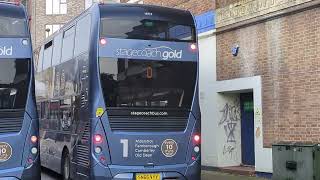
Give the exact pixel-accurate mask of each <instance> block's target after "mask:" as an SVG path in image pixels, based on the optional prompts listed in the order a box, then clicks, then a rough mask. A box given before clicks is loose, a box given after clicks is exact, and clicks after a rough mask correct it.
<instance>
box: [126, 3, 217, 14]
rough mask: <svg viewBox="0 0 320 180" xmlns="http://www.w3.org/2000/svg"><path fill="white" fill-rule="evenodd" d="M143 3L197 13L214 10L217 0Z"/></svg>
mask: <svg viewBox="0 0 320 180" xmlns="http://www.w3.org/2000/svg"><path fill="white" fill-rule="evenodd" d="M121 2H128V0H121ZM143 3H144V4H152V5H159V6H166V7H173V8H178V9H185V10H190V11H191V12H192V13H193V14H195V15H197V14H201V13H204V12H207V11H210V10H213V9H214V6H215V0H144V1H143Z"/></svg>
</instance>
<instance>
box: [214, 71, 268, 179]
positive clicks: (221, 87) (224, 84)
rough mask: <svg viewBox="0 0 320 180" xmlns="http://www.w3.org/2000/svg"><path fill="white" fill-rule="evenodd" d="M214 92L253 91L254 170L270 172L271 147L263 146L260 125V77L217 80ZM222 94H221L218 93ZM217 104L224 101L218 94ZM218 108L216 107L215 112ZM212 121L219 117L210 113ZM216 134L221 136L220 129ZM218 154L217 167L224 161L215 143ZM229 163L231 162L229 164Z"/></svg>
mask: <svg viewBox="0 0 320 180" xmlns="http://www.w3.org/2000/svg"><path fill="white" fill-rule="evenodd" d="M213 86H214V87H213V89H214V92H217V93H240V92H241V91H246V90H251V91H253V96H254V111H255V116H254V125H255V134H254V136H255V162H256V165H255V170H256V171H258V172H269V173H272V150H271V148H264V147H263V126H262V124H263V123H262V120H263V119H262V90H261V77H260V76H256V77H249V78H239V79H233V80H227V81H217V82H215V83H214V85H213ZM220 96H222V95H220ZM218 99H220V100H218V101H216V102H217V104H220V105H218V106H221V105H223V104H224V103H225V102H224V103H223V102H222V101H221V100H223V98H222V97H219V95H218ZM217 111H218V109H216V111H215V113H218V112H217ZM212 117H213V119H214V120H213V121H215V122H217V123H218V122H219V120H220V119H219V118H218V117H217V116H215V115H212ZM218 133H219V134H217V135H216V136H222V137H223V134H221V132H220V131H218ZM217 146H218V147H217V148H218V149H219V150H218V153H219V154H218V156H219V157H221V158H219V162H218V167H221V166H225V165H226V164H225V163H224V159H225V157H224V156H223V154H221V148H222V149H223V147H222V145H221V144H217ZM230 165H231V164H230Z"/></svg>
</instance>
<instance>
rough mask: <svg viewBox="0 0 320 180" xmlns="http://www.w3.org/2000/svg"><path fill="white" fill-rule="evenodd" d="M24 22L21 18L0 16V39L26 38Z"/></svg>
mask: <svg viewBox="0 0 320 180" xmlns="http://www.w3.org/2000/svg"><path fill="white" fill-rule="evenodd" d="M26 27H27V26H26V21H25V19H23V18H16V17H7V16H0V37H15V36H18V37H25V36H27V30H26Z"/></svg>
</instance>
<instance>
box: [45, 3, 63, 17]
mask: <svg viewBox="0 0 320 180" xmlns="http://www.w3.org/2000/svg"><path fill="white" fill-rule="evenodd" d="M46 14H67V0H46Z"/></svg>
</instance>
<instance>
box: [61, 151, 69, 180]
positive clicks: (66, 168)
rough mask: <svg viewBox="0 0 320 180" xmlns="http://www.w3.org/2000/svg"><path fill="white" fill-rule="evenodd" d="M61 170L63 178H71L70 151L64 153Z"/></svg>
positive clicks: (67, 179)
mask: <svg viewBox="0 0 320 180" xmlns="http://www.w3.org/2000/svg"><path fill="white" fill-rule="evenodd" d="M61 172H62V179H63V180H70V156H69V153H68V152H65V153H64V154H63V161H62V166H61Z"/></svg>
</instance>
